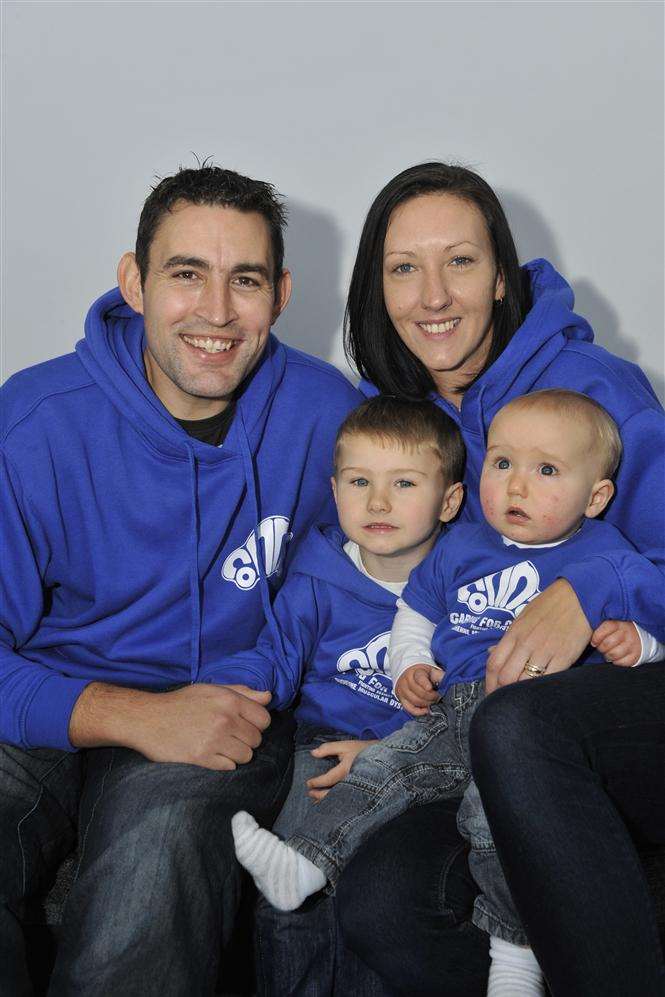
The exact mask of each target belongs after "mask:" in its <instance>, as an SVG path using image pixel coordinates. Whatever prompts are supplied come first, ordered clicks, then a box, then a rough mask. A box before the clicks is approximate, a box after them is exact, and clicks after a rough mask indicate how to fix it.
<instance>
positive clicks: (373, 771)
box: [276, 682, 527, 945]
mask: <svg viewBox="0 0 665 997" xmlns="http://www.w3.org/2000/svg"><path fill="white" fill-rule="evenodd" d="M482 696H483V684H482V683H481V682H470V683H459V684H457V685H454V686H452V687H451V688H450V689H448V690H447V692H446V693H445V695H444V697H443V699H442V700H441V701H440V702H439V703H435V704H434V705H433V706H432V707H431V709H430V712H429V713H428V714H426V715H425V716H422V717H418V718H416V719H415V720H410V721H408V722H407V723H405V724H404V726H403V727H401V728H400V729H399V730H397V731H395V732H394V733H393V734H390V735H389V736H388V737H386V738H384V739H383V740H382V741H378V742H377V743H375V744H372V745H370V746H369V747H368V748H366V749H365V750H364V751H363V752H362V753H361V754H360V755H358V756H357V757H356V759H355V761H354V763H353V765H352V766H351V771H350V772H349V775H348V776H347V777H346V779H344V781H343V782H340V783H338V784H337V785H336V786H335V787H334V788H333V789H332V791H331V792H330V793H328V795H327V796H326V797H325V799H323V800H322V801H321V802H320V803H318V804H317V805H316V806H315V807H312V808H311V810H310V812H309V813H307V815H306V816H305V819H304V820H303V821H301V823H300V824H299V825H295V826H294V825H293V824H290V825H289V826H290V827H291V832H290V833H289V834H288V835H287V841H288V844H289V845H291V846H292V847H294V848H295V849H297V851H299V852H300V853H301V854H302V855H304V856H306V858H308V859H309V860H310V861H311V862H314V864H315V865H316V866H318V868H319V869H321V870H322V871H323V872H324V873H325V875H326V878H327V879H328V883H329V890H330V891H332V890H333V889H334V888H335V886H336V884H337V881H338V879H339V874H340V871H341V870H342V869H343V868H345V866H346V865H347V864H348V862H349V860H350V858H351V856H352V855H354V854H355V852H356V851H357V850H358V848H359V847H360V845H361V844H363V842H365V841H366V840H367V839H368V838H369V837H370V835H372V834H373V833H374V831H376V830H378V828H379V827H381V826H382V825H383V824H385V823H386V821H389V820H391V819H392V818H394V817H397V816H399V815H400V814H402V813H404V812H405V811H406V810H408V809H410V808H412V807H417V806H422V805H423V804H425V803H432V802H435V801H436V800H442V799H449V798H451V797H457V796H459V795H460V794H461V793H463V792H464V790H466V793H465V795H464V799H463V801H462V804H461V806H460V809H459V814H458V826H459V829H460V831H461V833H462V834H463V835H464V837H466V838H467V840H468V841H469V842H470V844H471V849H472V850H471V857H470V860H469V861H470V866H471V871H472V873H473V876H474V879H475V880H476V882H477V883H478V885H479V887H480V888H481V896H479V897H478V899H477V900H476V903H475V907H474V914H473V921H474V924H476V925H477V926H478V927H479V928H482V929H483V930H485V931H487V932H488V933H489V934H492V935H497V936H498V937H500V938H505V939H506V940H507V941H511V942H515V943H517V944H522V945H524V944H527V939H526V935H525V934H524V932H523V930H522V927H521V924H520V922H519V919H518V917H517V914H516V912H515V909H514V907H513V904H512V900H511V897H510V891H509V890H508V887H507V885H506V881H505V879H504V876H503V872H502V871H501V866H500V865H499V862H498V859H497V857H496V852H495V850H494V845H493V842H492V838H491V835H490V832H489V828H488V826H487V822H486V820H485V815H484V813H483V808H482V803H481V802H480V796H479V794H478V791H477V790H476V788H475V786H473V785H471V786H470V785H469V782H470V764H469V753H468V732H469V725H470V722H471V717H472V716H473V712H474V710H475V708H476V706H477V704H478V702H479V700H480V699H481V698H482ZM467 787H468V788H467ZM276 829H277V830H279V827H277V828H276Z"/></svg>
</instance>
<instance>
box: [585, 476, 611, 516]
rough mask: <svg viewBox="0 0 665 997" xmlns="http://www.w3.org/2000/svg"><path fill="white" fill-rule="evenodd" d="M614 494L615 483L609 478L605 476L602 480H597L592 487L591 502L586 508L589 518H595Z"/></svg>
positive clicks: (586, 514)
mask: <svg viewBox="0 0 665 997" xmlns="http://www.w3.org/2000/svg"><path fill="white" fill-rule="evenodd" d="M613 495H614V484H613V483H612V482H611V481H610V479H609V478H603V480H602V481H597V482H596V483H595V485H594V486H593V488H592V489H591V495H590V497H589V503H588V505H587V507H586V509H585V510H584V515H585V516H587V517H588V518H589V519H595V518H596V516H599V515H600V514H601V512H602V511H603V509H604V508H605V506H606V505H607V503H608V502H609V500H610V499H611V498H612V496H613Z"/></svg>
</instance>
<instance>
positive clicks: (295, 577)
mask: <svg viewBox="0 0 665 997" xmlns="http://www.w3.org/2000/svg"><path fill="white" fill-rule="evenodd" d="M344 539H345V538H344V536H343V534H342V533H341V531H340V530H339V529H338V528H336V527H332V526H327V527H315V528H314V529H313V530H312V531H311V532H310V533H309V535H308V536H307V537H306V538H305V540H304V541H303V543H302V544H301V546H300V547H299V549H298V552H297V553H296V555H295V558H294V560H293V564H292V565H291V566H290V568H289V577H288V578H287V580H286V582H285V584H284V585H283V586H282V588H281V589H280V591H279V593H278V595H277V598H276V599H275V603H274V606H273V611H274V614H275V619H276V622H277V630H275V628H274V627H271V626H269V625H267V626H266V627H265V629H264V631H263V633H262V634H261V637H260V639H259V642H258V644H257V646H256V648H254V649H252V650H249V651H241V652H239V653H238V654H235V655H234V656H233V657H232V658H227V659H225V660H223V661H221V662H219V663H218V664H216V665H212V666H211V667H210V668H207V669H204V671H203V674H202V680H204V681H208V682H223V683H234V682H238V683H243V684H245V685H249V686H250V687H251V688H253V689H268V690H269V691H270V692H272V694H273V699H272V702H271V704H270V706H271V708H273V707H274V708H277V709H284V707H286V706H289V705H290V704H291V703H292V702H293V700H294V699H295V697H296V694H297V693H298V690H299V689H301V695H300V702H299V704H298V707H297V709H296V719H297V720H298V723H300V724H312V725H314V726H315V727H319V728H327V729H328V730H333V731H342V732H346V733H348V734H351V735H354V736H356V737H362V738H381V737H386V736H387V735H388V734H390V733H392V731H394V730H398V729H399V728H400V727H401V726H402V725H403V724H404V722H405V721H406V720H408V719H409V718H408V715H407V714H406V713H405V712H404V710H403V709H402V707H401V706H400V703H399V700H397V699H396V698H395V694H394V692H393V684H392V680H391V679H390V678H389V677H388V675H387V674H386V670H385V659H386V651H387V648H388V641H389V638H390V628H391V627H392V623H393V618H394V616H395V607H396V602H397V596H396V595H393V594H392V593H391V592H389V591H388V590H387V589H385V588H383V587H382V586H381V585H377V583H376V582H374V581H372V579H371V578H368V576H367V575H364V574H363V573H362V572H360V571H359V570H358V568H357V567H356V566H355V565H354V564H353V562H352V561H351V559H350V558H349V557H348V556H347V555H346V554H345V553H344V550H343V549H342V548H343V544H344ZM301 682H302V687H301Z"/></svg>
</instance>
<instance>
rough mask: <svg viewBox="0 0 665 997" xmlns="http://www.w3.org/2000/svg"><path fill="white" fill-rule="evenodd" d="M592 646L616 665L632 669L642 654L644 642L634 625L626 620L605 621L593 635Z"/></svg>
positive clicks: (606, 659)
mask: <svg viewBox="0 0 665 997" xmlns="http://www.w3.org/2000/svg"><path fill="white" fill-rule="evenodd" d="M591 646H592V647H595V648H596V650H597V651H600V653H601V654H602V655H603V657H604V658H605V661H611V662H612V663H613V664H615V665H623V666H625V667H627V668H630V667H631V666H632V665H636V664H637V662H638V661H639V658H640V654H641V653H642V642H641V641H640V636H639V634H638V632H637V630H636V628H635V624H634V623H628V622H626V620H605V621H604V622H603V623H601V624H600V626H599V627H597V628H596V629H595V630H594V632H593V633H592V634H591Z"/></svg>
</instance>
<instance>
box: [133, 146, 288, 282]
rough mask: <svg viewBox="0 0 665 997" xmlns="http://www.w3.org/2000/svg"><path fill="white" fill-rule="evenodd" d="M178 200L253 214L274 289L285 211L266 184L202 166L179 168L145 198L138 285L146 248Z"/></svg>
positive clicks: (147, 253) (138, 239) (143, 274)
mask: <svg viewBox="0 0 665 997" xmlns="http://www.w3.org/2000/svg"><path fill="white" fill-rule="evenodd" d="M181 201H185V202H186V203H188V204H210V205H220V206H222V207H228V208H235V209H236V210H237V211H247V212H250V211H255V212H256V213H257V214H259V215H262V216H263V217H264V218H265V220H266V222H267V223H268V229H269V231H270V242H271V246H272V264H273V284H274V286H275V287H276V286H277V282H278V280H279V278H280V277H281V275H282V270H283V267H284V228H285V226H286V208H285V207H284V205H283V204H282V202H281V200H280V195H279V194H278V193H277V191H276V190H275V188H274V187H273V185H272V184H270V183H265V182H264V181H263V180H251V179H250V177H244V176H242V175H241V174H240V173H234V171H233V170H223V169H222V168H221V167H220V166H209V165H207V164H206V163H204V164H203V165H202V166H200V167H198V168H197V169H183V168H182V167H181V168H180V169H179V170H178V172H177V173H175V174H174V175H173V176H172V177H164V179H163V180H160V181H159V183H158V184H157V185H156V186H155V187H153V189H152V193H151V194H150V195H149V196H148V198H147V199H146V202H145V204H144V205H143V210H142V211H141V217H140V219H139V227H138V232H137V234H136V250H135V253H136V264H137V266H138V268H139V273H140V274H141V285H142V286H144V285H145V280H146V277H147V275H148V265H149V256H150V246H151V244H152V241H153V239H154V238H155V232H156V231H157V229H158V227H159V224H160V222H161V220H162V218H163V217H164V215H165V214H166V213H167V212H168V211H172V209H173V207H174V205H176V204H178V203H179V202H181Z"/></svg>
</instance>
